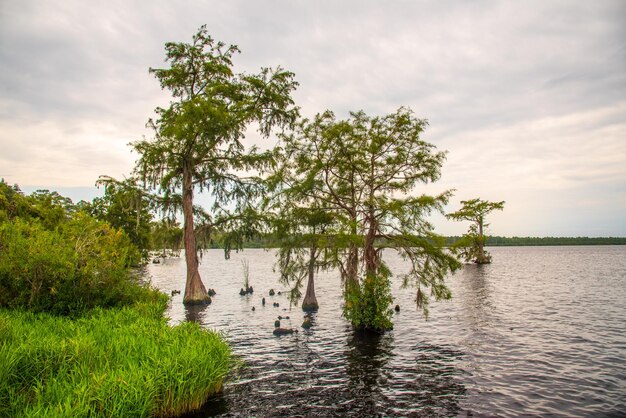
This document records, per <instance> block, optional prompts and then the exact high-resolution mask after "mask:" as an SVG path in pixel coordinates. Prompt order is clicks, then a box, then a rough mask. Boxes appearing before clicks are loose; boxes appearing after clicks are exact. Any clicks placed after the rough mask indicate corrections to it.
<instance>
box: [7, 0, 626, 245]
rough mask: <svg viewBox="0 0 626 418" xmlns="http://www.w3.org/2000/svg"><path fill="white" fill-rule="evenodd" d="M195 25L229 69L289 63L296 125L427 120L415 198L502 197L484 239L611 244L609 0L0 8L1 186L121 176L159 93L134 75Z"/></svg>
mask: <svg viewBox="0 0 626 418" xmlns="http://www.w3.org/2000/svg"><path fill="white" fill-rule="evenodd" d="M202 24H207V27H208V30H209V33H210V34H211V35H212V36H213V37H214V38H216V39H218V40H222V41H224V42H226V43H229V44H237V45H238V46H239V47H240V49H241V50H242V53H241V54H240V55H239V56H238V57H237V58H236V61H235V65H236V71H248V72H253V71H257V70H258V69H259V68H260V67H263V66H277V65H281V66H282V67H284V68H286V69H288V70H290V71H293V72H294V73H295V74H296V79H297V81H298V82H299V83H300V86H299V88H298V90H297V92H296V93H295V99H296V102H297V104H298V105H299V106H301V108H302V113H303V114H304V115H305V116H313V115H314V114H315V113H317V112H321V111H323V110H325V109H331V110H333V111H334V112H335V113H336V114H337V115H338V116H339V117H346V116H347V114H348V112H349V111H350V110H360V109H362V110H364V111H366V112H367V113H368V114H370V115H384V114H387V113H390V112H393V111H394V110H396V109H397V108H398V107H400V106H409V107H411V108H412V109H413V110H414V112H415V113H416V115H417V116H418V117H421V118H426V119H428V120H429V122H430V127H429V128H428V129H427V131H426V132H425V134H424V139H426V140H427V141H429V142H431V143H433V144H435V145H436V146H437V147H438V148H439V149H441V150H447V151H448V159H447V162H446V163H445V165H444V167H443V170H442V172H443V176H442V179H441V180H440V181H439V182H437V183H435V184H434V185H432V186H429V187H427V188H426V190H427V191H428V192H436V191H440V190H445V189H447V188H454V189H456V190H457V192H456V194H455V197H454V198H453V201H452V202H451V204H450V206H449V208H448V209H449V210H450V211H452V210H455V209H457V208H458V207H459V203H458V202H459V201H460V200H463V199H470V198H473V197H481V198H483V199H489V200H505V201H506V206H505V210H504V211H503V212H501V213H497V214H494V215H492V216H491V217H490V221H491V230H490V232H491V233H493V234H497V235H517V236H626V2H625V1H623V0H617V1H604V0H598V1H594V2H591V1H571V0H567V1H523V2H517V1H509V2H504V1H502V2H499V1H471V2H467V1H432V2H422V1H385V2H382V1H379V2H373V1H293V0H291V1H287V0H284V1H248V2H244V1H234V0H229V1H221V2H218V1H184V2H172V1H130V0H122V1H118V0H109V1H85V0H76V1H68V0H64V1H43V0H41V1H31V0H0V177H3V178H4V179H5V180H6V181H7V182H9V183H17V184H19V185H20V186H21V187H22V189H24V190H26V191H31V190H34V189H36V188H48V189H52V190H58V191H59V192H61V193H62V194H66V195H69V196H70V197H72V198H73V199H74V200H78V199H80V198H87V199H88V198H91V197H92V196H93V195H94V193H97V191H96V189H95V188H94V186H93V185H94V182H95V180H96V179H97V178H98V176H99V175H100V174H108V175H112V176H114V177H119V178H122V177H124V176H127V175H129V174H130V172H131V170H132V168H133V163H134V160H135V158H136V155H133V154H132V153H131V151H130V148H129V147H128V146H127V144H128V142H130V141H133V140H136V139H140V138H141V136H142V135H149V131H147V130H146V128H145V123H146V121H147V119H148V118H149V117H150V116H151V115H152V112H153V109H154V108H155V107H156V106H164V105H166V104H167V103H168V100H169V97H168V95H167V94H166V93H165V92H162V91H161V90H160V88H159V85H158V82H157V81H156V80H155V79H154V78H153V77H152V76H151V75H149V74H148V68H149V67H161V66H164V65H165V64H164V62H163V58H164V50H163V46H164V43H165V42H167V41H183V42H189V41H190V40H191V37H192V35H193V34H194V33H195V32H196V31H197V29H198V27H199V26H200V25H202ZM251 138H252V139H253V140H254V137H251ZM265 145H266V146H267V145H273V142H270V143H267V142H266V143H265ZM434 221H435V223H436V225H437V230H438V232H440V233H443V234H457V233H462V232H463V230H464V229H465V228H466V227H467V225H466V224H459V223H451V222H448V221H445V220H443V219H441V218H438V217H435V219H434Z"/></svg>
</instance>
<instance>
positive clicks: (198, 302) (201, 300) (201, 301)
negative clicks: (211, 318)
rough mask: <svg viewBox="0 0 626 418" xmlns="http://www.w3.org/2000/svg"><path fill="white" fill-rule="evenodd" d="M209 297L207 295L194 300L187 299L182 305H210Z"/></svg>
mask: <svg viewBox="0 0 626 418" xmlns="http://www.w3.org/2000/svg"><path fill="white" fill-rule="evenodd" d="M211 302H212V301H211V297H210V296H209V295H208V294H207V295H206V296H200V297H196V298H187V297H185V299H183V304H184V305H210V304H211Z"/></svg>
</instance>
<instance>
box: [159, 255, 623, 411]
mask: <svg viewBox="0 0 626 418" xmlns="http://www.w3.org/2000/svg"><path fill="white" fill-rule="evenodd" d="M490 251H491V253H492V254H493V259H494V263H493V264H491V265H486V266H475V265H467V266H465V267H464V268H463V269H462V270H461V271H459V272H458V273H456V274H455V275H453V276H451V277H449V279H448V284H449V287H450V288H451V290H452V292H453V299H452V300H450V301H445V302H432V303H431V306H430V317H429V319H428V320H425V319H424V318H423V317H422V315H421V313H420V312H419V311H418V310H417V308H416V307H415V304H414V302H413V301H414V298H415V294H414V290H411V289H404V290H403V289H400V280H399V279H396V280H394V281H393V286H392V290H393V294H394V298H395V302H394V303H397V304H399V305H400V306H401V312H400V313H396V314H395V315H394V318H393V322H394V330H393V331H391V332H388V333H386V334H384V335H382V336H378V337H374V336H363V335H359V334H358V333H354V332H353V331H352V330H351V328H350V326H349V324H348V323H347V322H346V321H345V320H344V319H343V318H342V317H341V287H340V280H339V278H338V276H337V275H336V274H333V273H321V274H320V275H319V276H318V279H317V282H316V293H317V297H318V302H319V303H320V310H319V312H317V314H315V316H314V326H313V328H311V329H310V330H304V329H302V328H301V327H300V325H301V324H302V320H303V318H304V314H303V312H302V311H301V310H300V309H299V308H298V307H292V308H291V309H289V301H288V299H287V297H286V295H285V294H284V293H283V294H282V295H276V296H274V297H270V296H268V291H269V289H270V288H274V289H276V290H277V291H278V290H285V289H282V288H281V286H280V285H278V284H277V278H278V274H277V273H276V272H274V271H273V265H274V261H275V258H274V253H273V252H267V251H264V250H245V251H244V252H241V253H238V254H234V253H233V254H232V258H231V259H230V260H224V257H223V252H222V251H218V250H215V251H208V252H206V253H205V255H204V259H203V264H202V265H201V270H200V272H201V276H202V278H203V280H204V282H205V284H206V286H207V288H209V287H210V288H214V289H215V290H216V291H217V295H216V296H215V297H214V298H213V303H212V304H211V305H210V306H208V307H205V308H199V309H198V308H196V309H195V310H186V309H185V308H184V307H183V305H182V294H181V295H177V296H175V297H174V298H173V301H172V304H171V308H170V310H169V315H170V317H171V318H172V322H173V323H177V322H180V321H185V320H196V321H199V322H200V323H201V324H202V325H203V326H205V327H207V328H211V329H215V330H218V331H222V332H223V333H224V334H225V336H226V338H227V340H228V341H229V342H230V344H231V346H232V348H233V350H234V352H235V354H236V355H237V356H239V357H240V358H241V360H242V363H243V365H242V369H241V370H240V371H239V372H238V373H237V376H236V377H235V378H234V379H232V380H231V381H230V382H228V383H227V385H226V387H225V390H224V393H223V394H222V395H220V396H219V397H217V398H215V399H213V400H212V401H211V402H209V403H208V404H207V405H206V406H205V408H204V409H203V411H201V412H200V413H199V415H198V416H212V415H223V416H362V417H369V416H457V415H460V416H466V415H470V416H471V415H473V416H485V415H486V416H494V415H499V416H514V415H533V416H549V415H553V416H626V246H598V247H500V248H492V249H490ZM384 257H385V260H386V261H387V263H388V264H389V265H390V266H391V268H392V271H393V272H394V273H396V274H401V273H403V272H405V270H406V265H405V264H404V262H403V261H402V260H401V259H400V258H399V257H397V256H396V255H395V254H392V253H390V252H389V253H386V254H385V255H384ZM243 258H246V259H247V260H248V261H249V264H250V284H251V285H252V286H253V287H254V294H253V295H252V296H244V297H241V296H239V294H238V292H239V289H240V288H241V287H242V285H243V273H242V266H241V260H242V259H243ZM149 273H150V275H151V277H152V281H153V283H154V284H155V285H156V286H157V287H159V288H160V289H162V290H164V291H167V292H169V291H171V290H173V289H180V290H183V291H184V282H185V266H184V260H183V259H182V258H181V259H167V260H166V261H165V262H164V263H162V264H159V265H150V267H149ZM262 297H265V298H266V300H267V304H266V306H265V307H262V306H261V298H262ZM273 302H278V303H279V304H280V307H278V308H275V307H273V306H272V303H273ZM253 306H254V307H255V308H256V310H255V311H252V307H253ZM278 315H282V316H283V317H284V316H289V317H290V319H288V320H285V319H283V320H282V321H281V324H282V326H283V327H292V328H297V329H299V332H298V333H295V334H292V335H287V336H282V337H275V336H273V335H272V331H273V329H274V320H275V319H277V317H278Z"/></svg>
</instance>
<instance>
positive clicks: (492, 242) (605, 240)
mask: <svg viewBox="0 0 626 418" xmlns="http://www.w3.org/2000/svg"><path fill="white" fill-rule="evenodd" d="M216 235H217V237H216V238H217V239H216V240H213V241H212V242H211V244H210V246H209V247H210V248H222V246H221V243H220V239H219V234H216ZM459 239H461V237H460V236H449V237H446V245H452V244H453V243H454V242H456V241H458V240H459ZM549 245H626V237H599V238H590V237H500V236H490V237H489V240H488V241H487V246H490V247H515V246H549ZM278 246H279V245H278V243H277V242H276V239H275V238H274V237H273V236H259V237H256V238H254V239H251V240H248V241H246V242H245V243H244V245H243V247H244V248H276V247H278Z"/></svg>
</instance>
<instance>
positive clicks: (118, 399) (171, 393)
mask: <svg viewBox="0 0 626 418" xmlns="http://www.w3.org/2000/svg"><path fill="white" fill-rule="evenodd" d="M163 311H164V302H163V301H161V302H159V303H144V304H138V305H135V306H133V307H127V308H121V309H111V310H103V309H96V310H94V311H92V312H91V313H90V314H89V315H87V316H85V317H82V318H79V319H69V318H64V317H56V316H51V315H48V314H42V313H32V312H22V311H11V310H0V416H10V417H34V416H37V417H55V418H56V417H77V416H89V417H99V416H103V417H104V416H106V417H136V416H138V417H141V416H146V417H147V416H176V415H180V414H182V413H185V412H189V411H193V410H195V409H197V408H199V407H200V406H201V405H202V404H203V403H204V402H205V401H206V399H207V398H208V397H209V396H210V395H212V394H214V393H216V392H218V391H220V390H221V387H222V382H223V379H224V377H225V376H226V374H227V372H228V369H229V366H230V362H231V353H230V349H229V347H228V346H227V345H226V343H225V342H224V341H223V340H222V338H221V337H220V336H219V335H218V334H216V333H213V332H209V331H206V330H203V329H201V328H200V327H199V326H198V325H197V324H195V323H184V324H181V325H179V326H176V327H170V326H168V325H167V323H166V319H165V318H164V317H163Z"/></svg>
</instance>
